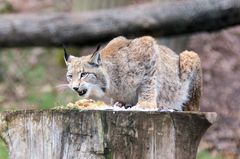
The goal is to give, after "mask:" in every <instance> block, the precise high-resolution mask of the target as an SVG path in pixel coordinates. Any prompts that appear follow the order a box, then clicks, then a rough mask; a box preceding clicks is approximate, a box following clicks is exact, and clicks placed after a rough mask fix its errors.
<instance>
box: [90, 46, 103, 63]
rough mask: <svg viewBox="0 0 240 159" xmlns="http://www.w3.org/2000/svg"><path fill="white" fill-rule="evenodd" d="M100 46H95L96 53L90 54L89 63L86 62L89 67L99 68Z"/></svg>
mask: <svg viewBox="0 0 240 159" xmlns="http://www.w3.org/2000/svg"><path fill="white" fill-rule="evenodd" d="M99 49H100V45H98V46H97V49H96V51H95V52H94V53H93V54H92V56H91V58H90V61H89V62H88V63H89V64H90V65H93V66H99V65H100V63H101V58H100V52H99Z"/></svg>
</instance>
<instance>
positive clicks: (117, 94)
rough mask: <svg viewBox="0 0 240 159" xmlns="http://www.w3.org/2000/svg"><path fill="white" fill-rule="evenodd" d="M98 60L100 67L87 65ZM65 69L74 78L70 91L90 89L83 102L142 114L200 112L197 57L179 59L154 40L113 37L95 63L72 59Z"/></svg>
mask: <svg viewBox="0 0 240 159" xmlns="http://www.w3.org/2000/svg"><path fill="white" fill-rule="evenodd" d="M97 55H100V59H99V65H97V64H96V65H91V63H90V64H89V61H98V59H97V58H98V57H99V56H97ZM94 58H95V59H94ZM67 65H68V73H71V74H72V75H73V77H72V79H71V80H69V84H70V87H71V88H72V87H73V86H75V87H78V88H79V90H78V92H79V91H81V90H83V89H85V88H86V86H82V85H84V83H85V84H86V83H87V85H88V86H89V88H87V89H88V90H89V91H87V93H86V94H85V95H83V97H85V98H97V99H102V98H103V97H105V96H107V97H110V98H112V99H113V102H120V103H122V104H130V105H137V106H138V107H142V108H170V109H177V110H194V111H197V110H199V100H200V96H201V76H202V75H201V65H200V59H199V57H198V55H197V54H196V53H194V52H190V51H184V52H183V53H181V54H180V55H177V54H175V53H174V52H173V51H172V50H170V49H169V48H167V47H165V46H161V45H158V44H157V43H156V41H155V40H154V39H153V38H152V37H149V36H145V37H140V38H136V39H133V40H129V39H126V38H124V37H117V38H115V39H113V40H112V41H110V42H109V43H108V44H107V45H106V46H105V47H104V48H103V49H102V50H100V51H99V52H98V53H96V54H95V55H94V57H92V58H91V56H90V55H89V56H84V57H80V58H77V57H72V56H71V58H69V59H68V61H67ZM81 72H89V77H88V76H87V77H84V78H79V74H80V73H81ZM92 73H93V74H94V75H96V77H94V80H93V79H91V78H93V77H91V78H90V74H92ZM101 88H102V89H101ZM103 88H105V89H106V90H105V89H103Z"/></svg>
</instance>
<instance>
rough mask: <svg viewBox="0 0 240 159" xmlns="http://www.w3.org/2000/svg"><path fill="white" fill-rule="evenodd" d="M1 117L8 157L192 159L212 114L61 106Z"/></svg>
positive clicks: (52, 158)
mask: <svg viewBox="0 0 240 159" xmlns="http://www.w3.org/2000/svg"><path fill="white" fill-rule="evenodd" d="M0 117H1V123H0V134H1V137H2V138H3V139H4V141H5V142H6V143H7V145H8V149H9V156H10V159H79V158H81V159H195V158H196V153H197V148H198V144H199V142H200V139H201V137H202V135H203V134H204V132H205V131H206V130H207V128H208V127H209V126H210V125H211V124H212V123H213V122H214V121H215V120H216V113H200V112H158V111H112V110H67V109H66V110H65V109H64V110H27V111H14V112H3V113H1V114H0Z"/></svg>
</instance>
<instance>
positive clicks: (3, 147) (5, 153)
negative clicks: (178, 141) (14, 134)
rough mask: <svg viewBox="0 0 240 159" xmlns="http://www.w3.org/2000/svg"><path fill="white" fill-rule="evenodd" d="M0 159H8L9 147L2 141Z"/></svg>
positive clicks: (0, 141) (0, 142)
mask: <svg viewBox="0 0 240 159" xmlns="http://www.w3.org/2000/svg"><path fill="white" fill-rule="evenodd" d="M0 159H8V151H7V146H6V144H5V143H4V142H3V140H2V139H0Z"/></svg>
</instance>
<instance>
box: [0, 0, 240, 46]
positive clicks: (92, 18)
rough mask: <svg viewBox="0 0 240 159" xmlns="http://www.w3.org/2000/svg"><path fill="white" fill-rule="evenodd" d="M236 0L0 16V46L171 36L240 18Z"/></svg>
mask: <svg viewBox="0 0 240 159" xmlns="http://www.w3.org/2000/svg"><path fill="white" fill-rule="evenodd" d="M239 17H240V1H239V0H221V1H219V0H201V1H199V0H185V1H174V2H166V3H150V4H143V5H136V6H130V7H124V8H117V9H109V10H102V11H95V12H88V13H48V14H44V15H39V14H30V15H29V14H12V15H1V16H0V46H1V47H21V46H62V44H63V43H69V44H72V45H77V46H82V45H91V44H96V43H99V42H104V41H108V40H110V39H112V38H113V37H116V36H119V35H123V36H126V37H131V36H140V35H146V34H148V35H153V36H169V35H176V34H185V33H194V32H199V31H214V30H219V29H222V28H225V27H229V26H233V25H237V24H240V18H239Z"/></svg>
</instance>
